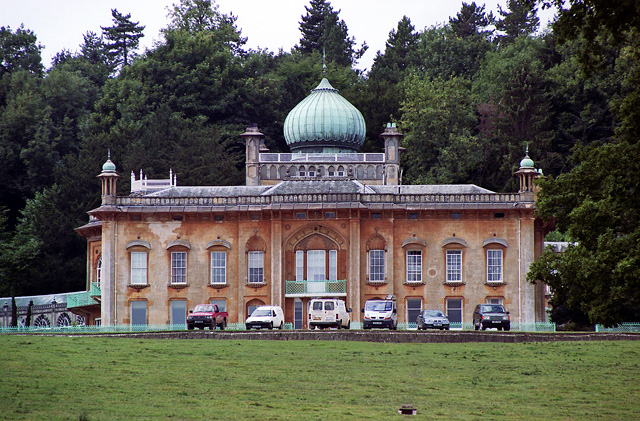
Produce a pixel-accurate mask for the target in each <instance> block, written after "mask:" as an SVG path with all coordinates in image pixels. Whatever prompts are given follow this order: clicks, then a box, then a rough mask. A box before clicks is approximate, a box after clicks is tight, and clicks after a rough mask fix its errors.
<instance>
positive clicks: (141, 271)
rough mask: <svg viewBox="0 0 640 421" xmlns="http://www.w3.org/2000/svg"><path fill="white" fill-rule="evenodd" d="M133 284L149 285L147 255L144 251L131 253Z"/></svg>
mask: <svg viewBox="0 0 640 421" xmlns="http://www.w3.org/2000/svg"><path fill="white" fill-rule="evenodd" d="M131 284H132V285H146V284H147V253H146V252H142V251H134V252H131Z"/></svg>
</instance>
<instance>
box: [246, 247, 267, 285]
mask: <svg viewBox="0 0 640 421" xmlns="http://www.w3.org/2000/svg"><path fill="white" fill-rule="evenodd" d="M248 258H249V283H250V284H261V283H263V282H264V253H263V252H261V251H250V252H249V256H248Z"/></svg>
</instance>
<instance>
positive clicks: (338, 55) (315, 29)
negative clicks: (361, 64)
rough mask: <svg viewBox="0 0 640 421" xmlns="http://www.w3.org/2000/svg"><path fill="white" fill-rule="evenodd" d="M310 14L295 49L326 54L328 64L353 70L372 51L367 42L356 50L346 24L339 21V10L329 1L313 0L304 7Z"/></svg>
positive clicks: (301, 26)
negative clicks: (354, 65)
mask: <svg viewBox="0 0 640 421" xmlns="http://www.w3.org/2000/svg"><path fill="white" fill-rule="evenodd" d="M305 10H306V11H307V14H306V15H304V16H302V21H301V22H300V32H302V38H300V45H297V46H296V49H297V50H299V51H301V52H302V53H306V54H310V53H312V52H314V51H317V52H319V53H321V54H322V53H323V52H325V53H326V57H327V60H328V61H332V62H335V63H337V64H339V65H342V66H349V67H351V66H352V65H353V64H354V63H355V62H356V61H358V59H360V58H361V57H362V55H363V54H364V53H365V51H367V49H368V48H369V47H368V46H367V44H366V43H364V44H363V45H362V47H360V49H358V50H356V49H355V45H356V40H355V38H354V37H349V33H348V32H349V31H348V28H347V24H346V23H345V22H344V21H343V20H340V18H339V17H338V14H339V13H340V11H339V10H338V11H335V10H333V7H332V6H331V3H330V2H328V1H326V0H311V4H310V6H308V7H307V6H305Z"/></svg>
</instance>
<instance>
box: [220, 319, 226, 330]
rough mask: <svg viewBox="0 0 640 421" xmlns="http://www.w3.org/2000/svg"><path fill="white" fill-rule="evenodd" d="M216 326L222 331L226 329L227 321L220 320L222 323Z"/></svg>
mask: <svg viewBox="0 0 640 421" xmlns="http://www.w3.org/2000/svg"><path fill="white" fill-rule="evenodd" d="M218 326H220V330H224V328H225V327H227V319H222V323H220V324H219V325H218Z"/></svg>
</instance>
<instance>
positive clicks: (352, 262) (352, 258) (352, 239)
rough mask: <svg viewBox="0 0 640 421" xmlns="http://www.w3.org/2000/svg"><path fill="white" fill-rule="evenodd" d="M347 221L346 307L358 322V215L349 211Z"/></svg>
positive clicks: (353, 210) (355, 211)
mask: <svg viewBox="0 0 640 421" xmlns="http://www.w3.org/2000/svg"><path fill="white" fill-rule="evenodd" d="M351 212H352V213H351V215H350V220H349V245H348V247H349V261H348V262H347V265H348V270H347V274H348V277H347V285H348V289H347V295H348V301H347V307H351V308H352V309H353V313H351V316H352V320H360V282H362V279H361V277H360V215H359V214H358V211H357V210H355V209H352V210H351Z"/></svg>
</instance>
